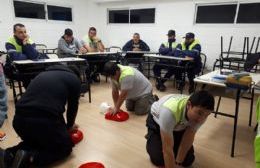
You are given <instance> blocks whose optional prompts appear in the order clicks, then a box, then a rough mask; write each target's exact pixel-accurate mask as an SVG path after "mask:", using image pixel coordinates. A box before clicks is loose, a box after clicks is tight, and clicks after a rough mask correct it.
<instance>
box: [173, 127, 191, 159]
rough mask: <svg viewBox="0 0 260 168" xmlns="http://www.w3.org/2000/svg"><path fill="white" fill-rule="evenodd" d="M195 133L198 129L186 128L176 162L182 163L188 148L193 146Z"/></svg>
mask: <svg viewBox="0 0 260 168" xmlns="http://www.w3.org/2000/svg"><path fill="white" fill-rule="evenodd" d="M195 134H196V131H195V130H194V129H192V128H190V127H188V128H187V129H186V130H185V132H184V134H183V137H182V141H181V144H180V147H179V150H178V154H177V157H176V162H178V163H182V162H183V161H184V159H185V156H186V154H187V152H188V150H189V149H190V148H191V146H192V144H193V142H194V137H195Z"/></svg>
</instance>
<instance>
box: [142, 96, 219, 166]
mask: <svg viewBox="0 0 260 168" xmlns="http://www.w3.org/2000/svg"><path fill="white" fill-rule="evenodd" d="M214 103H215V101H214V97H213V96H212V95H211V94H210V93H208V92H207V91H198V92H195V93H194V94H193V95H191V96H190V97H188V96H183V95H167V96H164V97H162V98H161V99H160V100H159V101H157V102H155V103H153V105H152V107H151V112H150V113H149V114H148V118H147V121H146V126H147V128H148V134H147V135H146V138H147V143H146V150H147V152H148V154H149V156H150V159H151V161H152V163H153V164H155V165H156V166H165V168H173V167H182V166H183V167H188V166H190V165H192V163H193V162H194V160H195V156H194V149H193V141H194V137H195V134H196V132H197V130H198V129H199V128H200V126H201V125H202V124H203V123H204V122H205V120H206V119H207V117H208V115H209V114H210V113H211V112H212V111H213V110H214Z"/></svg>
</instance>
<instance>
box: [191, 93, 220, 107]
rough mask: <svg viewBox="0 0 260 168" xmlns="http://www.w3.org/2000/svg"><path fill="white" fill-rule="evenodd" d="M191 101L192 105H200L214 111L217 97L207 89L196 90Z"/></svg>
mask: <svg viewBox="0 0 260 168" xmlns="http://www.w3.org/2000/svg"><path fill="white" fill-rule="evenodd" d="M189 101H190V102H191V105H192V106H200V107H202V108H205V109H207V110H212V111H213V110H214V107H215V99H214V97H213V95H212V94H210V93H209V92H208V91H205V90H201V91H197V92H194V93H193V94H192V95H191V96H190V98H189Z"/></svg>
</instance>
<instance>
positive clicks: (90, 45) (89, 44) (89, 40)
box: [82, 27, 105, 52]
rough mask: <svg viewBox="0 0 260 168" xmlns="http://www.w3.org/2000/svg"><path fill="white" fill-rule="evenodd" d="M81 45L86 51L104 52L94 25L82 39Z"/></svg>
mask: <svg viewBox="0 0 260 168" xmlns="http://www.w3.org/2000/svg"><path fill="white" fill-rule="evenodd" d="M82 44H83V47H85V49H86V50H87V52H104V51H105V47H104V45H103V43H102V41H101V39H100V38H98V37H97V30H96V28H95V27H90V28H89V31H88V35H86V36H85V37H84V38H83V39H82Z"/></svg>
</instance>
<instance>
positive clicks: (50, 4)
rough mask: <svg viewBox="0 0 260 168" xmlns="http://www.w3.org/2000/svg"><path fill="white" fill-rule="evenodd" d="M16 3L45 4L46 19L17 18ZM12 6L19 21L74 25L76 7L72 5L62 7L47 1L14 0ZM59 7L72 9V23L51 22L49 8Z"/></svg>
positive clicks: (16, 18)
mask: <svg viewBox="0 0 260 168" xmlns="http://www.w3.org/2000/svg"><path fill="white" fill-rule="evenodd" d="M14 1H20V2H25V3H26V2H27V3H35V4H43V5H44V12H45V19H35V18H23V17H16V16H15V8H14ZM11 3H12V4H11V5H12V7H13V15H14V19H15V20H18V21H38V22H50V23H66V24H73V23H74V17H75V16H74V7H73V6H72V5H62V4H58V3H52V2H45V1H34V0H12V1H11ZM48 5H49V6H57V7H64V8H71V15H72V17H71V18H72V21H65V20H51V19H49V17H48V8H47V6H48Z"/></svg>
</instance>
